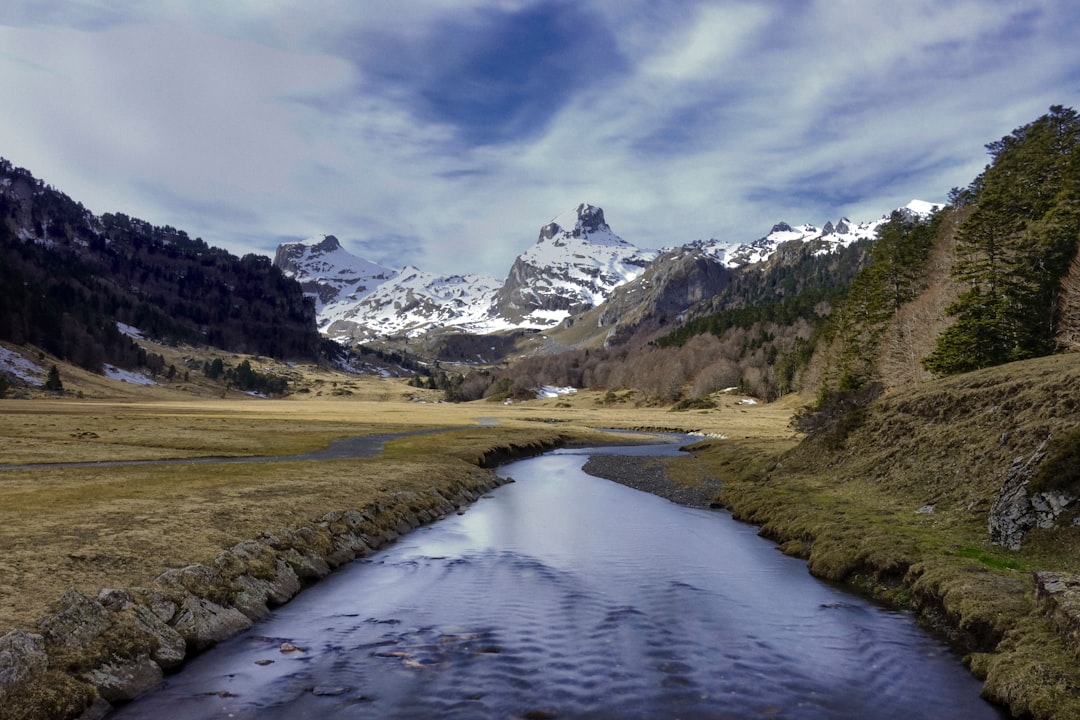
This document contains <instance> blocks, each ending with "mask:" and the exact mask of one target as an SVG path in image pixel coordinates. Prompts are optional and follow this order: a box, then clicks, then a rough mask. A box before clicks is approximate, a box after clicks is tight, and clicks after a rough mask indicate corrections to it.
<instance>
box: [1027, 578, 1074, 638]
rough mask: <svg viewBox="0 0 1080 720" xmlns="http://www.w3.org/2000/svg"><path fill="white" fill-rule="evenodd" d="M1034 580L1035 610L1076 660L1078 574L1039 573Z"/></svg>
mask: <svg viewBox="0 0 1080 720" xmlns="http://www.w3.org/2000/svg"><path fill="white" fill-rule="evenodd" d="M1034 577H1035V601H1036V603H1037V605H1038V607H1039V610H1040V611H1042V613H1043V614H1044V615H1045V616H1046V617H1047V618H1049V620H1050V624H1051V625H1053V626H1054V629H1055V630H1056V631H1057V633H1058V635H1060V636H1061V637H1062V639H1063V640H1064V641H1065V645H1066V647H1068V648H1069V649H1070V650H1071V651H1072V653H1073V655H1075V656H1076V657H1077V658H1078V659H1080V574H1076V573H1063V572H1050V571H1042V572H1037V573H1035V576H1034Z"/></svg>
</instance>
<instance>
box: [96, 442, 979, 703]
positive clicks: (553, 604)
mask: <svg viewBox="0 0 1080 720" xmlns="http://www.w3.org/2000/svg"><path fill="white" fill-rule="evenodd" d="M619 451H625V449H620V450H619ZM636 452H640V451H636ZM653 452H654V453H655V452H656V451H655V449H654V450H653ZM585 459H586V458H585V455H584V454H583V453H582V452H581V451H574V452H559V453H552V454H549V455H545V456H543V457H541V458H535V459H532V460H526V461H522V462H518V463H514V464H512V465H508V466H506V467H504V468H503V469H502V471H501V472H502V473H504V474H506V475H510V476H512V477H514V478H515V479H517V481H518V482H517V483H515V484H511V485H507V486H505V487H503V488H500V489H499V490H497V491H496V492H495V493H494V495H495V498H494V499H491V500H484V501H482V502H480V503H479V504H477V505H476V506H475V507H473V508H471V509H470V510H469V511H468V512H467V513H465V514H464V515H463V516H455V517H452V518H448V519H447V520H445V521H442V522H440V523H438V524H436V525H434V526H431V527H428V528H424V529H421V530H419V531H416V532H415V533H413V534H412V535H410V536H408V537H406V538H405V539H404V540H402V541H401V542H399V543H398V544H397V545H395V546H394V547H392V548H389V549H388V550H387V551H385V552H383V553H380V554H379V555H376V556H373V557H372V558H369V559H367V560H364V561H358V562H356V563H354V564H352V565H350V566H349V567H348V568H346V569H344V570H343V571H340V572H338V573H336V574H335V575H333V576H331V577H330V578H328V579H327V580H324V581H323V582H321V583H320V584H319V585H318V586H316V587H314V588H312V589H309V590H307V591H305V592H304V593H303V594H302V595H301V596H299V597H298V598H297V599H296V600H294V601H293V602H292V603H290V604H289V605H287V606H286V607H284V608H281V609H280V610H279V611H277V612H276V613H274V615H272V616H271V617H270V618H268V619H267V620H266V621H264V622H262V623H259V624H258V625H257V626H256V627H255V628H254V629H253V630H252V631H251V632H250V633H248V634H246V635H244V636H241V637H239V638H236V639H234V640H232V641H229V642H227V643H224V644H222V645H221V646H219V647H217V648H215V649H214V650H213V651H211V652H210V653H207V654H206V655H204V656H202V657H201V658H199V659H197V660H196V661H195V662H193V663H192V664H191V665H189V666H188V667H187V668H185V670H184V671H183V672H182V673H181V674H179V675H177V676H175V677H173V678H170V679H169V680H168V681H167V684H166V686H165V687H164V688H163V689H162V690H160V691H158V692H156V693H154V694H153V695H152V696H149V697H147V698H146V699H144V700H140V701H138V702H136V703H133V704H132V705H130V706H129V707H128V708H125V709H124V710H123V711H121V712H119V713H118V714H117V715H116V716H117V717H122V718H151V717H154V718H155V720H156V718H157V717H160V716H166V717H169V718H178V719H181V720H182V719H184V718H211V717H236V718H249V717H257V718H260V719H261V718H305V717H312V718H314V717H318V718H320V719H325V720H330V719H333V718H355V717H378V718H415V717H442V718H477V717H481V718H482V717H498V718H503V717H573V718H657V717H661V718H669V717H707V718H798V719H800V720H803V719H807V720H817V719H820V720H826V719H840V718H844V719H847V718H877V719H883V720H887V719H892V718H896V719H900V718H904V719H907V718H911V717H920V718H958V719H959V718H963V719H964V720H978V719H980V718H987V719H990V718H998V717H1000V715H999V713H998V712H997V711H996V710H995V709H994V708H992V707H991V706H989V705H988V704H986V703H984V702H983V701H982V700H980V699H979V697H978V692H979V684H978V683H977V682H976V681H975V680H974V679H973V678H971V677H970V676H969V675H968V674H967V672H966V671H965V670H964V669H963V667H961V665H960V663H959V661H958V660H957V659H956V658H955V657H954V656H953V655H952V654H951V653H950V652H949V651H948V650H947V649H946V648H944V647H943V646H942V645H941V644H939V643H938V642H936V641H934V640H933V639H932V638H929V637H927V636H926V635H925V634H924V633H923V632H921V631H920V629H919V628H918V627H917V626H916V625H915V624H914V623H913V622H912V620H911V619H910V618H909V617H908V616H906V615H903V614H898V613H893V612H889V611H886V610H883V609H881V608H878V607H875V606H873V605H870V604H867V603H865V602H863V601H862V600H860V599H857V598H854V597H851V596H848V595H845V594H843V593H841V592H839V591H837V590H836V589H834V588H832V587H829V586H827V585H824V584H822V583H820V582H817V581H816V580H814V579H813V578H811V577H810V576H809V575H808V574H807V572H806V567H805V564H804V563H802V562H801V561H798V560H795V559H792V558H788V557H786V556H784V555H782V554H781V553H779V552H777V551H776V549H775V548H774V547H773V546H772V544H771V543H768V542H766V541H764V540H762V539H760V538H758V537H757V536H756V534H755V530H754V528H752V527H749V526H746V525H741V524H739V523H735V522H733V521H732V520H731V519H730V518H728V517H727V516H726V515H724V514H722V513H717V512H712V511H706V510H696V509H688V508H684V507H680V506H677V505H673V504H671V503H669V502H667V501H665V500H662V499H660V498H656V497H654V496H651V495H647V494H644V493H640V492H637V491H635V490H631V489H628V488H625V487H623V486H620V485H617V484H614V483H610V482H607V481H604V480H600V479H597V478H593V477H591V476H588V475H585V474H584V473H582V472H581V471H580V467H581V465H582V464H583V463H584V461H585ZM283 643H290V644H291V645H293V646H297V647H300V648H302V650H300V651H295V652H282V650H281V648H282V644H283ZM164 708H168V711H167V713H164V715H163V709H164Z"/></svg>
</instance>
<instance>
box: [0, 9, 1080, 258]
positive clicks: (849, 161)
mask: <svg viewBox="0 0 1080 720" xmlns="http://www.w3.org/2000/svg"><path fill="white" fill-rule="evenodd" d="M1078 31H1080V9H1076V8H1074V3H1071V2H1070V1H1069V0H1049V1H1039V0H1018V1H1017V2H1009V3H984V2H978V1H976V0H922V1H918V0H914V1H913V2H910V3H906V4H904V5H903V6H902V7H901V6H897V5H896V4H895V3H887V2H884V0H878V1H871V2H866V1H865V0H863V1H860V2H855V1H854V0H817V1H814V2H804V1H799V2H795V1H793V0H784V1H781V2H775V3H756V2H737V1H728V0H724V1H720V0H717V1H716V2H690V1H689V0H660V1H657V0H652V1H646V0H581V1H578V2H563V1H561V0H546V1H544V2H531V1H528V0H499V1H498V2H491V1H488V0H484V1H481V0H461V1H460V2H453V3H447V2H436V1H435V0H415V1H414V2H410V3H390V2H380V1H378V0H372V2H366V3H362V4H357V3H352V2H346V1H345V0H311V1H310V2H304V3H300V2H290V1H289V0H283V1H282V2H276V3H273V4H265V3H216V2H144V1H142V0H124V1H122V2H116V3H110V4H109V8H108V9H104V8H103V7H102V6H101V5H100V4H99V3H91V2H63V3H60V2H54V3H50V2H43V1H41V0H36V1H34V2H18V1H16V2H9V3H5V4H4V7H3V8H2V9H0V48H3V51H2V52H0V95H2V96H3V97H6V98H11V99H13V100H12V101H11V102H9V103H7V104H6V107H5V112H4V113H3V114H2V115H0V138H2V139H3V140H4V142H3V143H2V144H0V155H2V156H4V157H7V158H8V159H10V160H12V161H13V162H15V163H16V164H18V165H22V166H24V167H27V168H28V169H30V170H31V171H32V172H34V173H35V174H36V175H38V176H40V177H42V178H43V179H45V180H46V181H47V182H49V183H51V184H53V185H54V186H56V187H59V188H60V189H62V190H64V191H65V192H67V193H68V194H69V195H71V196H72V197H74V198H76V199H78V200H81V201H82V202H84V203H85V204H86V205H87V206H88V207H90V208H91V209H92V210H94V211H95V212H99V213H100V212H113V211H117V212H125V213H127V214H130V215H135V216H138V217H142V218H144V219H146V220H149V221H150V222H153V223H157V224H169V225H173V226H175V227H179V228H184V229H186V230H188V231H189V232H190V233H192V234H193V235H197V236H201V237H203V238H204V239H205V240H207V242H210V243H211V244H216V245H221V246H224V247H227V248H229V249H230V250H232V251H233V252H236V253H240V254H242V253H245V252H260V253H263V254H272V253H273V250H274V247H275V245H276V244H277V243H278V242H280V241H281V240H282V238H295V239H299V238H303V237H307V236H311V235H315V234H321V233H332V234H335V235H337V236H338V237H339V238H340V239H341V240H342V242H343V243H344V244H345V246H346V247H348V248H350V249H351V250H352V251H354V252H356V253H357V254H361V255H363V256H364V257H367V258H368V259H371V260H374V261H377V262H380V263H383V264H389V265H402V264H405V263H411V264H416V265H419V266H420V267H422V268H424V269H427V270H432V271H436V272H469V271H473V272H482V273H485V274H489V275H495V276H502V275H505V274H506V272H507V270H508V269H509V267H510V264H511V263H512V261H513V258H514V256H516V255H517V254H519V253H521V252H523V251H524V250H525V249H526V248H528V247H529V246H530V245H531V244H532V242H533V241H534V240H535V239H536V234H537V232H538V231H539V228H540V227H541V226H542V225H544V224H545V223H546V222H547V221H548V220H550V219H551V218H552V217H554V216H555V215H558V214H560V213H561V212H563V211H565V210H567V209H569V208H571V207H573V206H575V205H577V204H578V203H579V202H590V203H593V204H597V205H601V206H602V207H604V208H605V212H606V215H607V217H608V220H609V222H610V223H611V224H612V226H613V228H614V229H615V230H616V232H618V233H619V234H621V235H622V236H623V237H624V238H626V239H628V240H630V241H632V242H634V243H637V244H639V245H642V246H652V247H659V246H662V245H669V244H678V243H683V242H688V241H691V240H694V239H698V238H704V237H721V238H726V239H731V240H738V241H746V240H752V239H754V238H755V237H758V236H760V235H762V234H764V233H765V232H766V231H767V230H768V228H769V227H770V226H771V225H772V224H773V223H774V222H776V221H779V220H787V221H789V222H814V223H818V224H823V223H824V222H825V220H828V219H834V220H835V219H836V218H838V217H839V216H841V215H847V216H849V217H852V218H853V219H868V218H873V217H877V216H879V215H880V214H882V213H884V212H887V211H888V210H889V209H891V208H892V207H895V206H898V205H902V204H904V203H906V202H907V201H908V200H910V199H911V198H913V197H921V198H924V199H928V200H942V199H943V198H944V196H945V194H946V193H947V192H948V190H949V189H950V188H951V187H953V186H956V185H964V184H966V183H967V182H969V181H970V180H971V179H972V178H973V177H974V175H975V174H976V173H978V172H979V171H980V170H981V168H982V167H983V165H984V164H985V162H986V159H987V158H986V155H985V153H984V151H983V145H984V144H985V143H987V142H989V141H992V140H995V139H997V138H999V137H1001V136H1002V135H1004V134H1007V133H1008V132H1010V131H1011V130H1012V129H1013V128H1014V127H1016V126H1018V125H1021V124H1024V123H1026V122H1029V121H1031V120H1033V119H1035V118H1036V117H1038V116H1039V115H1040V114H1042V113H1044V112H1046V110H1047V108H1048V107H1049V106H1050V105H1052V104H1064V105H1070V106H1075V105H1076V104H1077V97H1078V95H1080V55H1078V54H1077V53H1075V51H1074V49H1073V48H1074V41H1073V38H1075V37H1076V36H1077V35H1078V34H1080V32H1078Z"/></svg>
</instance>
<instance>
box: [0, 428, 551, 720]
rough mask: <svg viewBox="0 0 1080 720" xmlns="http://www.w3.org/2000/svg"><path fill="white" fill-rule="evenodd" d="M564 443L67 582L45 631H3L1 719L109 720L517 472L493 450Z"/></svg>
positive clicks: (511, 444)
mask: <svg viewBox="0 0 1080 720" xmlns="http://www.w3.org/2000/svg"><path fill="white" fill-rule="evenodd" d="M561 442H562V439H561V438H559V437H557V436H545V437H533V438H530V439H527V440H524V441H523V440H507V441H506V442H503V443H498V442H497V443H494V444H491V445H489V446H487V447H485V448H483V449H481V450H479V451H478V452H477V453H476V457H475V458H473V462H474V463H475V464H465V463H459V462H457V463H451V465H452V468H450V469H446V470H445V471H444V473H443V474H442V475H441V476H439V477H437V478H436V477H433V478H431V479H430V480H429V483H428V485H427V486H426V487H424V488H423V489H417V490H407V491H401V492H395V493H391V494H389V495H386V496H384V497H383V498H382V499H380V500H378V501H377V502H373V503H371V504H368V505H366V506H363V507H360V508H356V509H345V510H334V511H331V512H327V513H325V514H323V515H322V516H321V517H318V518H317V519H314V520H312V521H310V522H308V523H302V524H297V525H292V526H289V527H279V528H277V529H273V530H268V531H265V532H262V533H261V534H259V535H258V536H257V537H253V538H250V539H248V540H245V541H242V542H239V543H237V544H235V545H233V546H232V547H230V548H228V549H226V550H224V551H223V552H221V553H220V554H218V555H217V556H216V557H214V558H213V559H212V560H211V561H210V562H207V563H203V564H193V565H188V566H186V567H180V568H175V569H172V570H168V571H166V572H164V573H162V574H161V575H159V576H158V577H157V578H155V579H154V580H153V581H152V582H150V583H148V584H146V585H145V586H141V587H127V588H122V589H118V588H106V589H102V590H101V591H100V592H99V593H98V594H97V595H96V596H94V597H91V596H88V595H87V594H85V593H83V592H80V591H79V590H77V589H74V588H72V589H69V590H68V591H67V592H65V593H64V594H63V596H62V597H61V598H60V600H59V601H58V602H57V603H56V605H55V609H54V612H53V613H52V614H50V615H49V616H48V617H46V618H45V619H44V620H43V621H42V622H41V623H40V626H39V628H38V630H39V631H38V632H32V631H29V630H26V629H16V630H13V631H11V632H8V633H7V634H5V635H3V636H0V720H53V719H57V720H61V719H64V720H66V719H69V718H70V719H76V718H77V719H78V720H100V719H101V718H103V717H105V716H106V715H107V714H108V713H109V712H110V711H111V710H112V708H113V707H114V705H115V704H118V703H123V702H126V701H128V700H130V699H132V698H134V697H136V696H137V695H139V694H141V693H143V692H145V691H147V690H149V689H150V688H152V687H154V686H155V685H157V684H158V683H159V682H161V680H162V678H163V677H164V675H165V673H167V672H171V671H176V670H177V669H179V668H180V666H181V665H182V664H183V663H184V662H185V660H187V659H190V658H191V657H192V656H194V655H195V654H198V653H199V652H202V651H203V650H205V649H207V648H209V647H211V646H213V645H214V644H216V643H218V642H221V641H222V640H225V639H226V638H228V637H231V636H232V635H235V634H237V633H239V632H242V631H244V630H246V629H248V628H249V627H251V626H252V624H253V623H254V622H255V621H256V620H258V619H259V618H261V617H263V616H265V615H266V614H267V613H268V612H269V611H270V610H271V609H272V608H273V607H276V606H278V605H281V604H283V603H285V602H288V601H289V600H290V599H291V598H292V597H294V596H295V595H296V594H297V593H298V592H300V590H301V589H302V588H303V587H304V586H305V585H308V584H310V583H313V582H316V581H317V580H319V579H321V578H323V577H324V576H326V575H327V574H329V573H330V572H331V571H332V570H333V569H334V568H337V567H339V566H341V565H343V564H345V563H347V562H350V561H351V560H353V559H355V558H358V557H363V556H365V555H367V554H369V553H371V552H374V551H375V550H378V549H379V548H381V547H384V546H385V545H387V544H388V543H391V542H393V541H394V540H396V539H397V538H398V537H399V536H401V535H402V534H404V533H407V532H409V531H411V530H413V529H415V528H417V527H419V526H420V525H424V524H427V523H430V522H434V521H435V520H438V519H440V518H442V517H445V516H446V515H448V514H451V513H455V512H461V511H462V510H463V508H464V507H465V506H466V505H468V504H470V503H472V502H473V501H475V500H476V499H478V498H479V497H480V496H481V495H482V494H484V493H486V492H488V491H490V490H492V489H494V488H495V487H497V486H498V485H501V484H503V483H504V482H512V480H509V481H506V480H503V479H502V478H500V477H498V476H497V475H496V474H495V473H494V472H492V471H491V470H490V469H486V468H487V467H489V466H491V465H494V464H496V459H502V460H505V459H512V458H515V457H523V456H525V455H530V454H536V453H538V452H543V451H545V450H549V449H551V448H552V447H555V446H557V445H558V444H560V443H561ZM477 465H480V466H483V467H477Z"/></svg>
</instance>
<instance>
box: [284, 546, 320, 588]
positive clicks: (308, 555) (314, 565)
mask: <svg viewBox="0 0 1080 720" xmlns="http://www.w3.org/2000/svg"><path fill="white" fill-rule="evenodd" d="M282 558H283V559H284V560H285V562H287V563H288V564H289V567H291V568H292V570H293V572H294V573H296V576H297V577H299V578H300V579H301V580H319V579H321V578H324V577H326V576H327V575H329V574H330V565H329V564H327V562H326V560H324V559H323V558H321V557H319V556H318V555H317V554H316V553H315V552H313V551H308V552H301V551H300V550H297V549H296V548H289V549H287V550H285V551H284V552H283V553H282Z"/></svg>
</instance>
